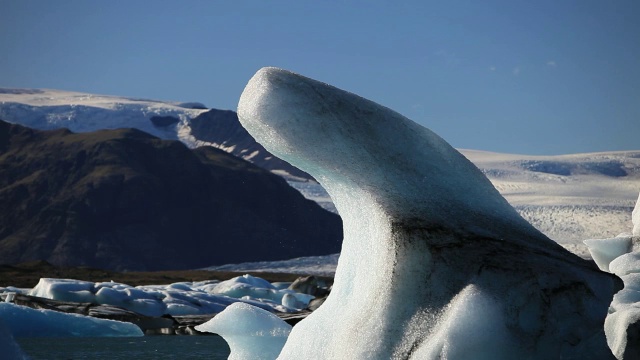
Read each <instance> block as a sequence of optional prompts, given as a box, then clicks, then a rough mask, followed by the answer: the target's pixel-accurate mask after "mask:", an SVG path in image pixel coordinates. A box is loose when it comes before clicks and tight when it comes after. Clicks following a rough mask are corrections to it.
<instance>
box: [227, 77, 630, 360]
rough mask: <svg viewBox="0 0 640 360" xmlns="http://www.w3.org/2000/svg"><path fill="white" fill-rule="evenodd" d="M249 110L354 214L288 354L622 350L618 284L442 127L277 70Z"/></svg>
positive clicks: (260, 137)
mask: <svg viewBox="0 0 640 360" xmlns="http://www.w3.org/2000/svg"><path fill="white" fill-rule="evenodd" d="M238 114H239V117H240V121H241V122H242V124H243V126H245V127H246V128H247V130H248V131H249V132H250V133H251V135H252V136H253V137H255V138H256V140H257V141H258V142H260V143H261V144H262V145H263V146H265V148H267V150H269V151H270V152H272V153H273V154H274V155H276V156H278V157H281V158H282V159H285V160H286V161H288V162H290V163H291V164H293V165H295V166H297V167H299V168H300V169H303V170H304V171H307V172H308V173H310V174H311V175H312V176H314V177H315V178H316V179H318V180H319V181H320V182H321V184H322V185H323V186H324V187H325V189H327V191H328V193H329V194H330V195H331V198H332V199H333V200H334V202H335V204H336V208H337V209H338V211H339V213H340V215H341V216H342V219H343V224H344V242H343V249H342V253H341V256H340V259H339V261H338V266H337V270H336V275H335V283H334V286H333V290H332V292H331V295H330V296H329V298H328V299H327V301H326V302H325V303H324V305H323V306H321V307H320V308H319V309H318V310H316V311H315V312H314V313H313V314H311V315H310V316H309V317H308V318H307V319H305V320H303V321H302V322H300V323H299V324H298V325H296V327H295V328H294V329H293V330H292V332H291V334H290V336H289V339H288V340H287V343H286V344H285V347H284V349H283V351H282V353H281V354H280V358H282V359H305V358H306V359H310V358H316V359H317V358H321V359H410V358H414V359H418V358H420V359H439V358H446V359H484V358H487V359H514V358H539V359H543V358H598V359H607V358H610V357H612V354H611V352H610V350H609V349H608V347H607V344H606V342H605V337H604V333H603V322H604V318H605V316H606V313H607V308H608V306H609V303H610V301H611V298H612V296H613V293H614V292H615V291H617V289H618V288H619V287H620V286H621V284H620V283H619V281H617V279H616V278H614V277H613V276H611V275H609V274H605V273H602V272H600V271H599V270H598V269H596V268H595V267H594V266H593V265H591V264H589V263H588V262H586V261H584V260H582V259H580V258H578V257H577V256H574V255H572V254H570V253H569V252H567V251H566V250H564V249H563V248H561V247H560V246H559V245H557V244H556V243H555V242H553V241H551V240H549V239H548V238H547V237H546V236H544V235H542V234H541V233H540V232H538V231H537V230H535V229H534V228H533V227H532V226H530V225H529V224H528V223H527V222H526V221H524V220H523V219H522V218H521V217H520V216H519V215H518V214H517V213H516V212H515V211H514V210H513V209H512V208H511V206H509V205H508V204H507V202H506V201H505V200H504V199H503V198H502V197H501V196H500V195H499V193H498V192H497V191H496V190H495V188H494V187H493V186H492V185H491V183H490V182H489V181H488V180H487V179H486V178H485V177H484V175H482V173H481V172H480V171H479V170H478V169H477V168H476V167H475V166H473V165H472V164H471V163H470V162H469V161H468V160H467V159H466V158H464V157H463V156H462V155H461V154H460V153H459V152H458V151H456V150H455V149H453V148H452V147H451V146H450V145H449V144H447V143H446V142H445V141H444V140H443V139H441V138H440V137H438V136H437V135H436V134H434V133H433V132H431V131H430V130H428V129H426V128H424V127H422V126H420V125H418V124H416V123H414V122H412V121H410V120H409V119H407V118H405V117H403V116H401V115H399V114H397V113H396V112H394V111H392V110H390V109H387V108H385V107H383V106H380V105H378V104H375V103H373V102H371V101H368V100H366V99H363V98H361V97H358V96H356V95H354V94H351V93H348V92H345V91H343V90H340V89H337V88H334V87H332V86H330V85H326V84H323V83H321V82H318V81H315V80H312V79H309V78H306V77H303V76H300V75H296V74H293V73H291V72H288V71H285V70H280V69H276V68H264V69H261V70H260V71H258V73H257V74H256V75H254V77H253V78H252V79H251V80H250V81H249V83H248V85H247V86H246V88H245V90H244V92H243V93H242V95H241V98H240V103H239V106H238Z"/></svg>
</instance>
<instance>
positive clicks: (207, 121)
mask: <svg viewBox="0 0 640 360" xmlns="http://www.w3.org/2000/svg"><path fill="white" fill-rule="evenodd" d="M189 126H190V127H191V135H192V136H193V137H194V138H196V139H197V140H200V141H203V142H206V143H210V144H211V145H212V146H214V147H218V148H221V149H224V150H225V151H227V152H229V153H231V154H233V155H235V156H237V157H240V158H243V159H245V160H247V161H250V162H251V163H253V164H256V165H258V166H260V167H261V168H264V169H267V170H269V171H275V172H276V173H279V175H285V177H287V176H286V174H289V175H291V176H293V177H296V178H302V179H306V180H313V177H311V175H309V174H307V173H306V172H304V171H302V170H300V169H298V168H297V167H295V166H293V165H291V164H289V163H288V162H286V161H284V160H282V159H280V158H278V157H276V156H273V155H272V154H271V153H270V152H268V151H267V149H265V148H264V147H263V146H262V145H260V144H259V143H258V142H257V141H256V140H255V139H254V138H253V136H251V135H250V134H249V133H248V132H247V130H245V128H244V127H242V125H241V124H240V121H239V120H238V114H237V113H236V112H235V111H231V110H218V109H211V110H209V111H207V112H204V113H202V114H200V115H198V116H196V117H195V118H193V119H191V121H190V122H189Z"/></svg>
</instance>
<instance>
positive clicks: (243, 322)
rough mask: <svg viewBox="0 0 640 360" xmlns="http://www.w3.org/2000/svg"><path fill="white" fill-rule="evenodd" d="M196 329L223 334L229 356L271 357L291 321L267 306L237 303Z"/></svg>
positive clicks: (237, 358) (240, 359) (236, 358)
mask: <svg viewBox="0 0 640 360" xmlns="http://www.w3.org/2000/svg"><path fill="white" fill-rule="evenodd" d="M195 329H196V330H198V331H203V332H210V333H215V334H218V335H220V336H222V337H224V339H225V341H226V342H227V343H228V344H229V348H230V349H231V353H230V354H229V360H246V359H253V360H272V359H275V358H277V357H278V354H279V353H280V350H281V349H282V346H283V345H284V343H285V341H286V340H287V336H289V333H290V332H291V325H289V324H287V323H286V322H284V320H282V319H280V318H279V317H277V316H276V315H274V314H272V313H270V312H268V311H266V310H263V309H260V308H258V307H255V306H253V305H249V304H245V303H235V304H231V305H229V306H228V307H227V308H226V309H225V310H224V311H223V312H221V313H220V314H218V315H216V316H215V317H214V318H213V319H211V320H209V321H207V322H206V323H204V324H202V325H198V326H196V327H195Z"/></svg>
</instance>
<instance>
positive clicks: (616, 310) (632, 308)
mask: <svg viewBox="0 0 640 360" xmlns="http://www.w3.org/2000/svg"><path fill="white" fill-rule="evenodd" d="M639 214H640V197H639V198H638V202H637V203H636V206H635V208H634V209H633V212H632V215H631V220H632V222H633V234H632V235H630V234H620V235H618V236H617V237H615V238H612V239H597V240H585V241H584V243H585V245H587V247H588V248H589V252H590V253H591V255H592V256H593V259H594V260H595V261H596V263H597V264H598V266H599V267H600V268H601V269H603V270H604V271H608V272H611V273H613V274H615V275H617V276H619V277H620V278H621V279H622V281H623V282H624V288H623V289H622V290H620V291H619V292H618V293H616V294H615V295H614V297H613V301H611V305H610V307H609V314H608V315H607V318H606V319H605V322H604V332H605V335H606V337H607V343H608V344H609V347H610V348H611V350H612V351H613V354H614V355H615V357H616V358H617V359H620V360H622V359H638V358H640V249H638V248H637V246H638V243H640V236H638V234H637V232H636V231H637V229H638V228H639V227H640V215H639Z"/></svg>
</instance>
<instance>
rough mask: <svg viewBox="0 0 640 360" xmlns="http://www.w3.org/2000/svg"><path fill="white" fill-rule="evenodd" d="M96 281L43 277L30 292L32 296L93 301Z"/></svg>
mask: <svg viewBox="0 0 640 360" xmlns="http://www.w3.org/2000/svg"><path fill="white" fill-rule="evenodd" d="M93 289H94V283H92V282H88V281H80V280H72V279H49V278H41V279H40V281H39V282H38V284H37V285H36V286H35V287H34V288H33V289H32V290H31V291H30V292H29V295H31V296H39V297H42V298H47V299H55V300H60V301H73V302H92V301H93V300H94V298H93V296H92V294H93V293H94V292H93V291H92V290H93Z"/></svg>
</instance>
